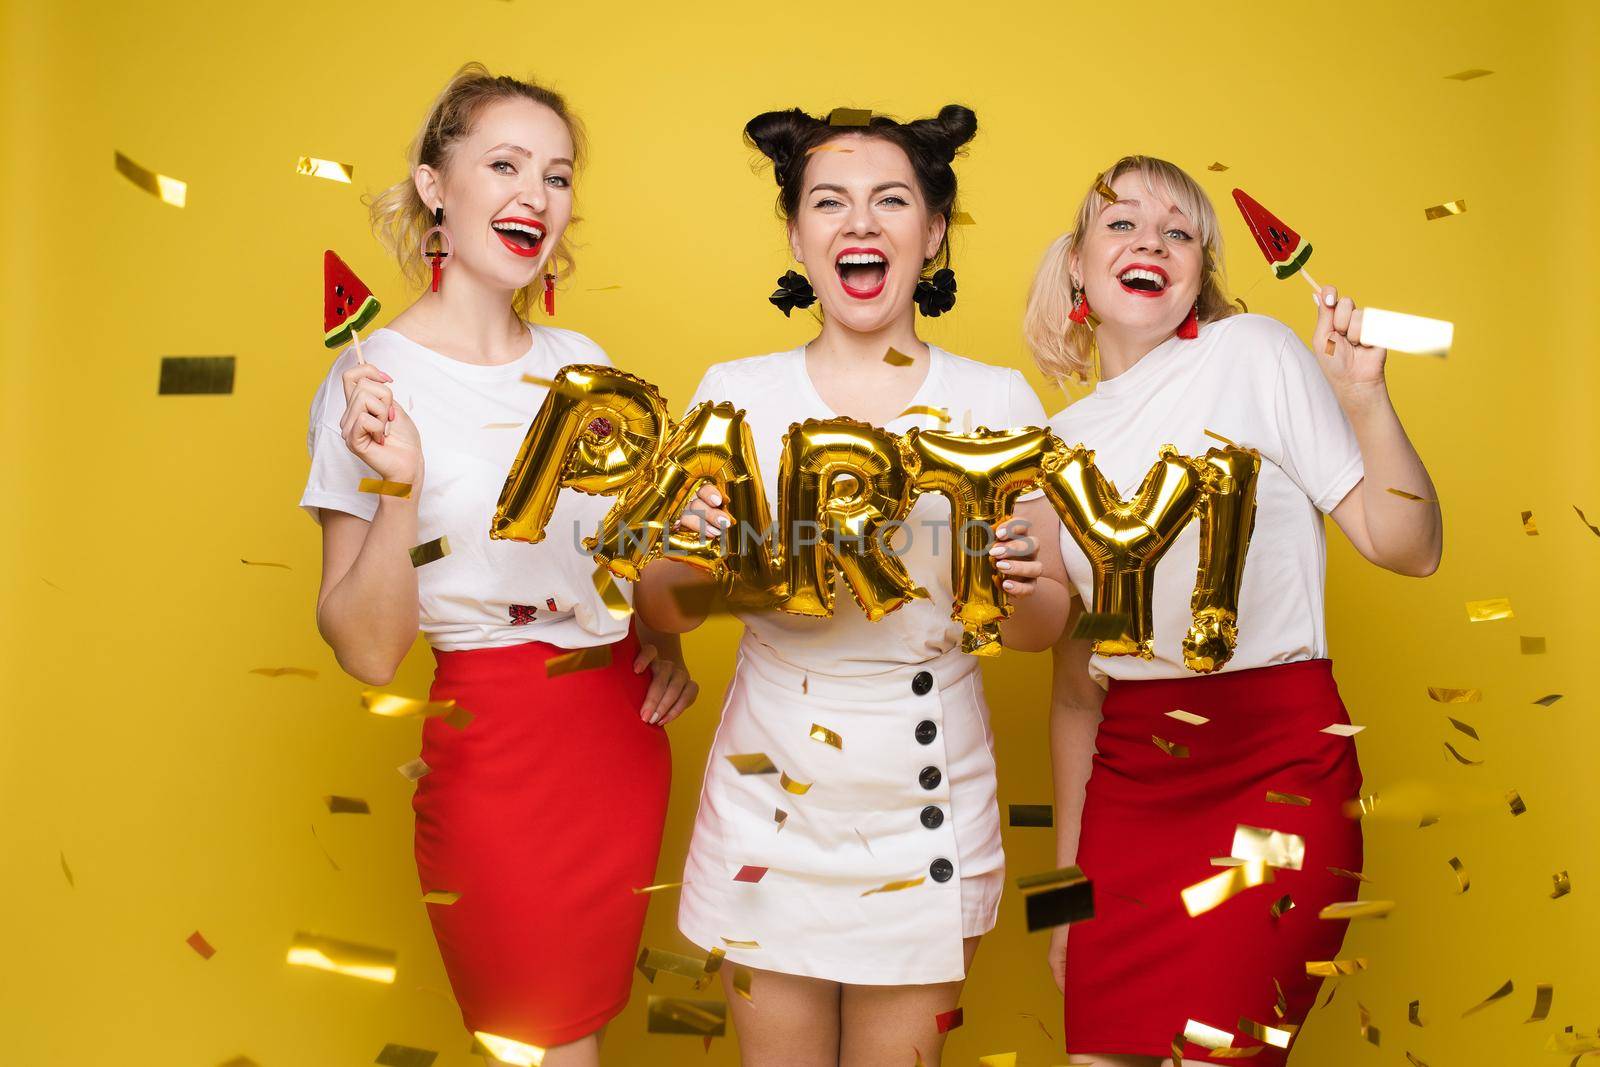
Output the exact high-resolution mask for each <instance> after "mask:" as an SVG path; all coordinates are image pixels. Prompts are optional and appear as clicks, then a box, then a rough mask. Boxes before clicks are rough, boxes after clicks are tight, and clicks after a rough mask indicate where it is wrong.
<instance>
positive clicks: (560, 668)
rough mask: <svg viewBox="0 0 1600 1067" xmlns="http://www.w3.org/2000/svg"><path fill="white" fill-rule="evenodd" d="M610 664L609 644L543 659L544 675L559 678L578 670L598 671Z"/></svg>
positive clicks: (575, 672)
mask: <svg viewBox="0 0 1600 1067" xmlns="http://www.w3.org/2000/svg"><path fill="white" fill-rule="evenodd" d="M609 666H611V646H610V645H593V646H591V647H589V648H580V649H578V650H577V651H576V652H564V653H562V654H561V655H559V656H551V657H550V658H549V659H547V660H545V661H544V676H545V677H546V678H559V677H561V676H562V675H564V674H577V673H578V672H579V671H599V670H604V669H605V668H607V667H609Z"/></svg>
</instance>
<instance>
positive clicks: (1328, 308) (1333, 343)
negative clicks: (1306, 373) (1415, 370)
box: [1311, 285, 1389, 398]
mask: <svg viewBox="0 0 1600 1067" xmlns="http://www.w3.org/2000/svg"><path fill="white" fill-rule="evenodd" d="M1311 351H1312V352H1314V353H1316V355H1318V356H1320V357H1321V358H1320V359H1319V360H1318V362H1319V363H1320V364H1321V365H1322V372H1323V373H1324V374H1326V375H1327V376H1328V381H1329V382H1330V383H1332V385H1333V388H1334V392H1336V393H1338V394H1339V395H1340V397H1341V398H1344V397H1346V396H1347V395H1351V394H1359V393H1361V392H1363V391H1369V390H1371V389H1374V388H1377V389H1383V388H1384V387H1385V386H1384V381H1383V364H1384V360H1385V359H1386V358H1387V357H1388V354H1389V352H1388V350H1387V349H1384V348H1373V347H1370V346H1368V345H1363V344H1361V309H1360V308H1358V307H1356V304H1355V301H1354V300H1351V299H1350V298H1349V297H1345V298H1344V299H1343V300H1341V299H1339V290H1338V289H1336V288H1334V287H1333V286H1331V285H1325V286H1323V287H1322V291H1321V293H1319V294H1318V296H1317V329H1316V333H1314V334H1313V335H1312V338H1311Z"/></svg>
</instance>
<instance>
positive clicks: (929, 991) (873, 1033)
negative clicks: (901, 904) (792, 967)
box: [839, 937, 979, 1067]
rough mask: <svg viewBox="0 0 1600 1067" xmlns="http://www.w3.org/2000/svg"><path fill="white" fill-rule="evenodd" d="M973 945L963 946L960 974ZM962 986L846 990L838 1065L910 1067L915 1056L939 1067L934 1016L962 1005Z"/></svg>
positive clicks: (940, 1041)
mask: <svg viewBox="0 0 1600 1067" xmlns="http://www.w3.org/2000/svg"><path fill="white" fill-rule="evenodd" d="M978 941H979V938H976V937H969V938H967V939H966V941H965V942H963V944H962V948H963V953H964V956H965V960H966V966H965V968H964V969H965V970H969V971H970V970H971V969H972V958H973V956H975V955H977V952H978ZM965 984H966V983H965V982H964V981H962V982H943V983H940V984H938V985H847V986H845V987H844V994H843V999H842V1010H841V1012H840V1015H841V1019H842V1022H843V1031H842V1037H841V1040H840V1043H839V1067H912V1065H913V1064H915V1063H916V1062H917V1057H918V1056H921V1057H922V1062H923V1064H925V1065H926V1067H939V1063H940V1057H941V1056H942V1055H943V1053H944V1035H943V1034H941V1033H939V1028H938V1026H937V1024H936V1023H935V1021H934V1016H936V1015H938V1014H939V1013H940V1012H946V1011H949V1010H950V1009H952V1008H954V1007H955V1006H956V1005H957V1004H959V1003H960V1002H961V989H962V987H963V986H964V985H965Z"/></svg>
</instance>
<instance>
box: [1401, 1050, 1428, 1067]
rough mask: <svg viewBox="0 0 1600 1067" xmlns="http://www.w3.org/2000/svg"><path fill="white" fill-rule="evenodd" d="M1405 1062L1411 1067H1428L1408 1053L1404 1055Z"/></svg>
mask: <svg viewBox="0 0 1600 1067" xmlns="http://www.w3.org/2000/svg"><path fill="white" fill-rule="evenodd" d="M1406 1062H1407V1063H1409V1064H1411V1067H1428V1065H1427V1064H1426V1063H1425V1062H1423V1061H1422V1060H1419V1059H1417V1057H1416V1056H1413V1055H1412V1054H1411V1053H1410V1052H1409V1051H1408V1052H1407V1053H1406Z"/></svg>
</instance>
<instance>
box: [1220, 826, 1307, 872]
mask: <svg viewBox="0 0 1600 1067" xmlns="http://www.w3.org/2000/svg"><path fill="white" fill-rule="evenodd" d="M1231 854H1232V855H1233V856H1234V857H1235V858H1237V859H1240V860H1244V861H1246V862H1248V861H1250V860H1260V861H1261V862H1262V863H1265V864H1266V865H1267V866H1268V867H1276V868H1278V869H1279V870H1288V871H1298V870H1299V869H1300V868H1301V866H1302V865H1303V864H1304V863H1305V858H1306V839H1305V838H1303V837H1301V836H1300V835H1299V834H1291V833H1286V832H1284V831H1282V830H1268V829H1265V828H1263V827H1260V826H1246V825H1244V824H1243V823H1240V824H1239V825H1237V826H1235V827H1234V828H1233V848H1232V849H1231Z"/></svg>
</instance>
